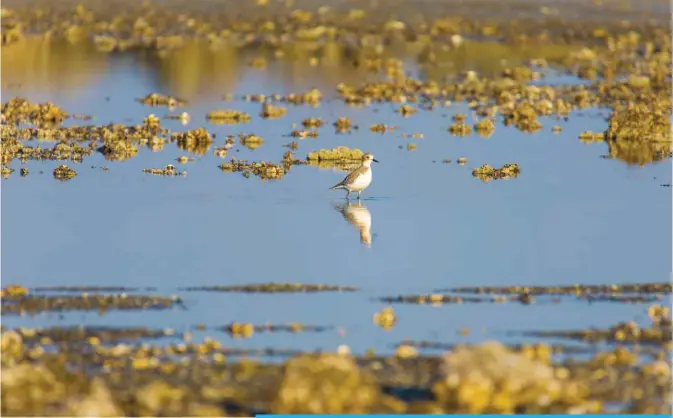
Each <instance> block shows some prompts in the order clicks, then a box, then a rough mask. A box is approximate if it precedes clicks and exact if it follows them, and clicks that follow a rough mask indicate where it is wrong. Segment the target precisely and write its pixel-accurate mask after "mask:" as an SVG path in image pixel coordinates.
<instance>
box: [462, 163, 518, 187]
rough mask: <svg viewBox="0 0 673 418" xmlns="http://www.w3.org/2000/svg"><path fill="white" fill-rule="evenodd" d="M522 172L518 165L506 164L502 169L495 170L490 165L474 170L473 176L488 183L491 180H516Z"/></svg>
mask: <svg viewBox="0 0 673 418" xmlns="http://www.w3.org/2000/svg"><path fill="white" fill-rule="evenodd" d="M520 172H521V170H520V169H519V166H518V165H517V164H505V165H504V166H502V167H500V168H493V167H491V166H490V165H488V164H484V165H482V166H481V167H479V168H475V169H474V170H472V175H473V176H474V177H477V178H478V179H480V180H481V181H483V182H484V183H486V182H488V181H491V180H500V179H504V180H507V179H510V178H516V177H517V176H518V175H519V173H520Z"/></svg>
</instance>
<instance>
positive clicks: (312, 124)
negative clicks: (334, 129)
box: [301, 118, 325, 129]
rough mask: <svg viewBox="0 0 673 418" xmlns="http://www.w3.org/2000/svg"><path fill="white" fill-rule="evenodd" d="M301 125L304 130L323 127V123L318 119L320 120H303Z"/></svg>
mask: <svg viewBox="0 0 673 418" xmlns="http://www.w3.org/2000/svg"><path fill="white" fill-rule="evenodd" d="M301 124H302V125H303V126H304V128H313V129H316V128H322V127H323V126H324V125H325V122H324V121H323V120H322V119H320V118H306V119H304V120H303V121H302V122H301Z"/></svg>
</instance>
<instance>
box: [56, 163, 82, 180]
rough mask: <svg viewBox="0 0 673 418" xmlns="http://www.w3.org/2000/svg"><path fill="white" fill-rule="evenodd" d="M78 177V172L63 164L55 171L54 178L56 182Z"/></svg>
mask: <svg viewBox="0 0 673 418" xmlns="http://www.w3.org/2000/svg"><path fill="white" fill-rule="evenodd" d="M76 175H77V172H75V170H73V169H72V168H70V167H68V166H67V165H65V164H61V165H60V166H58V167H56V168H55V169H54V178H55V179H56V180H61V181H68V180H72V179H74V178H75V176H76Z"/></svg>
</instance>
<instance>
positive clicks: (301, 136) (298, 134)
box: [290, 129, 318, 139]
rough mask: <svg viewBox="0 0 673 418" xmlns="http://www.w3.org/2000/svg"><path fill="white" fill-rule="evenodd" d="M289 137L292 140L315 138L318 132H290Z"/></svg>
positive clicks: (304, 130)
mask: <svg viewBox="0 0 673 418" xmlns="http://www.w3.org/2000/svg"><path fill="white" fill-rule="evenodd" d="M290 136H291V137H293V138H299V139H307V138H317V137H318V131H309V130H306V129H303V130H301V131H292V132H291V133H290Z"/></svg>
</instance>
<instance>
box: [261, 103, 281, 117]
mask: <svg viewBox="0 0 673 418" xmlns="http://www.w3.org/2000/svg"><path fill="white" fill-rule="evenodd" d="M286 113H287V109H286V108H284V107H282V106H274V105H273V104H271V103H268V102H265V103H264V104H263V105H262V112H261V113H260V116H261V117H263V118H265V119H277V118H281V117H283V116H285V114H286Z"/></svg>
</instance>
